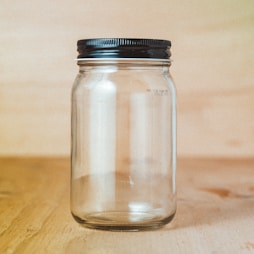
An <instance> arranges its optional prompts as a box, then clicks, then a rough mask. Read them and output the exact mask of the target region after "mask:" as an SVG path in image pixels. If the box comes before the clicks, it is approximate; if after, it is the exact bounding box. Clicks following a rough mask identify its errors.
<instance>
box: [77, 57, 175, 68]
mask: <svg viewBox="0 0 254 254" xmlns="http://www.w3.org/2000/svg"><path fill="white" fill-rule="evenodd" d="M77 60H78V62H77V64H78V65H79V67H80V71H88V70H89V69H90V70H94V69H96V70H103V69H107V68H113V69H129V70H142V69H153V70H155V69H158V70H161V69H163V70H168V68H169V67H170V65H171V60H169V59H167V60H164V59H132V58H125V59H119V58H115V59H114V58H111V59H98V58H96V59H77Z"/></svg>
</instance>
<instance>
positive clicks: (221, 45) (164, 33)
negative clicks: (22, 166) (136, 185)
mask: <svg viewBox="0 0 254 254" xmlns="http://www.w3.org/2000/svg"><path fill="white" fill-rule="evenodd" d="M253 16H254V1H251V0H243V1H238V0H214V1H209V2H208V1H202V0H185V1H178V0H158V1H154V0H139V1H134V0H126V1H119V0H107V4H102V2H101V0H94V1H91V0H90V1H89V0H87V1H82V0H77V1H75V4H74V3H73V1H70V0H62V1H61V4H58V3H55V2H54V1H50V0H43V1H42V0H35V1H33V3H31V1H30V0H23V1H18V0H13V1H6V0H4V1H2V2H1V8H0V29H1V33H0V45H1V47H0V55H1V57H0V72H1V73H0V115H1V117H0V140H1V142H0V154H2V155H34V156H36V155H37V156H39V155H44V156H49V155H55V156H56V155H68V154H69V143H70V138H69V137H70V90H71V86H72V83H73V80H74V77H75V75H76V73H77V67H76V64H75V61H74V59H75V57H76V41H77V40H78V39H81V38H90V37H152V38H165V39H169V40H172V57H173V60H174V62H173V64H172V68H171V70H172V75H173V77H174V79H175V82H176V87H177V91H178V144H179V145H178V151H179V154H180V155H182V156H193V155H195V156H204V157H205V156H208V157H209V156H231V157H235V156H238V157H243V156H245V157H248V156H254V131H253V126H254V118H253V115H254V89H253V87H254V79H253V69H254V60H253V59H254V18H253Z"/></svg>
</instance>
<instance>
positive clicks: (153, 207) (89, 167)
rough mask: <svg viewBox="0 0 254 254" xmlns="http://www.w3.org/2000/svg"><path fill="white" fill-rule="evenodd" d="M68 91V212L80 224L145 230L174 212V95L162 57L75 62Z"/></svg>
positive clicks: (158, 223)
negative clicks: (69, 168) (77, 69)
mask: <svg viewBox="0 0 254 254" xmlns="http://www.w3.org/2000/svg"><path fill="white" fill-rule="evenodd" d="M79 65H80V72H79V74H78V76H77V78H76V80H75V83H74V86H73V90H72V151H71V211H72V214H73V217H74V218H75V219H76V220H77V221H78V222H79V223H80V224H82V225H84V226H86V227H90V228H97V229H107V230H145V229H152V228H157V227H160V226H163V225H165V224H167V223H168V222H170V221H171V220H172V218H173V217H174V214H175V211H176V197H175V195H176V186H175V173H176V172H175V171H176V101H175V88H174V85H173V82H172V80H171V78H170V75H169V68H168V67H169V66H168V63H165V62H162V61H156V60H154V61H150V60H149V61H133V60H128V59H127V60H111V61H110V60H99V61H95V60H94V61H90V62H89V61H83V62H80V63H79Z"/></svg>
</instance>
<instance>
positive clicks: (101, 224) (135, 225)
mask: <svg viewBox="0 0 254 254" xmlns="http://www.w3.org/2000/svg"><path fill="white" fill-rule="evenodd" d="M72 216H73V217H74V219H75V220H76V221H77V222H78V223H79V224H80V225H81V226H83V227H85V228H90V229H98V230H106V231H149V230H156V229H159V228H161V227H163V226H165V225H166V224H168V223H169V222H171V221H172V220H173V218H174V216H175V212H174V213H172V214H171V215H169V216H168V217H166V218H158V216H157V217H154V218H151V219H150V220H148V216H151V215H149V214H145V213H134V214H129V213H128V214H126V213H124V212H122V213H121V212H111V213H110V212H101V213H95V214H90V215H89V216H86V218H85V219H83V218H80V217H78V216H76V215H75V214H74V213H72ZM126 216H128V217H129V218H131V219H132V220H131V221H128V220H125V221H124V220H123V219H124V218H125V219H126ZM114 217H115V218H122V220H119V219H118V220H114Z"/></svg>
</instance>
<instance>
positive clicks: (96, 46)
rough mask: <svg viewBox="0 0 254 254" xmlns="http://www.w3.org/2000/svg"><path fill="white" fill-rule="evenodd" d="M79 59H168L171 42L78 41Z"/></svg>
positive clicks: (114, 39) (115, 39) (130, 40)
mask: <svg viewBox="0 0 254 254" xmlns="http://www.w3.org/2000/svg"><path fill="white" fill-rule="evenodd" d="M77 46H78V53H79V55H78V59H81V58H150V59H169V58H170V56H171V53H170V47H171V42H170V41H168V40H157V39H131V38H98V39H85V40H79V41H78V43H77Z"/></svg>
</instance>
